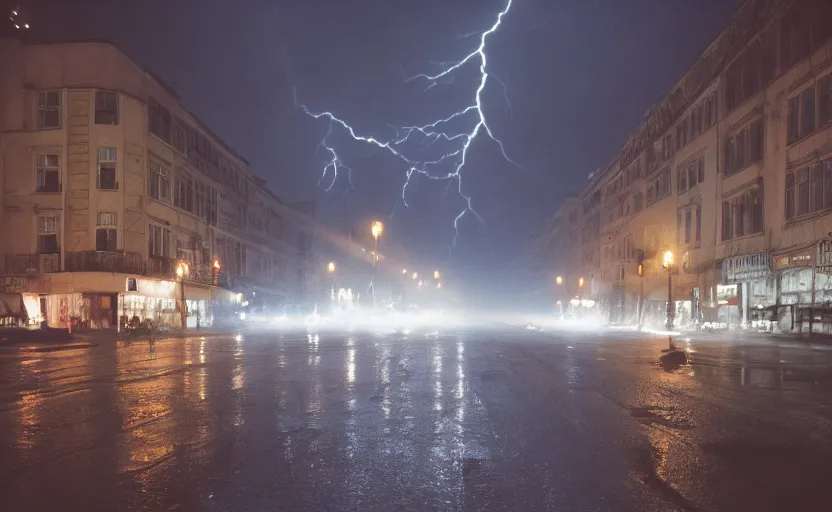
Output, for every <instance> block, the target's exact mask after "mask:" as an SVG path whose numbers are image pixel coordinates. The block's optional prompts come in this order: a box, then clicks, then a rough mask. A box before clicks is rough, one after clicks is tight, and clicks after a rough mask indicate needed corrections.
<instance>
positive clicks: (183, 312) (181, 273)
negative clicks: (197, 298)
mask: <svg viewBox="0 0 832 512" xmlns="http://www.w3.org/2000/svg"><path fill="white" fill-rule="evenodd" d="M189 270H190V269H189V267H188V264H187V263H185V262H184V261H183V262H181V263H179V264H178V265H176V277H178V278H179V296H180V302H181V303H180V307H179V315H180V317H181V318H182V328H183V329H185V328H186V327H187V326H188V325H187V323H188V306H187V302H185V274H187V273H188V271H189Z"/></svg>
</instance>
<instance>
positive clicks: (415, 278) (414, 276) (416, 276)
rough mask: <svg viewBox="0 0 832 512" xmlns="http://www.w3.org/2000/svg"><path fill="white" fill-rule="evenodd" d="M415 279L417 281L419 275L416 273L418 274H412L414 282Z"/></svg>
mask: <svg viewBox="0 0 832 512" xmlns="http://www.w3.org/2000/svg"><path fill="white" fill-rule="evenodd" d="M417 279H419V273H418V272H414V273H413V280H414V281H415V280H417Z"/></svg>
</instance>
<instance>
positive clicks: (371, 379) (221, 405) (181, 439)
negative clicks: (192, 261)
mask: <svg viewBox="0 0 832 512" xmlns="http://www.w3.org/2000/svg"><path fill="white" fill-rule="evenodd" d="M664 343H666V341H664V340H661V339H653V340H651V339H647V338H645V337H644V336H643V335H636V334H612V333H607V334H605V335H599V334H594V335H590V334H555V333H537V332H526V331H522V330H516V329H512V328H508V327H506V328H501V329H498V330H467V331H454V332H440V333H425V332H412V333H409V334H408V335H405V334H402V333H399V334H391V333H387V334H379V333H368V332H363V333H362V332H354V333H347V332H321V333H319V334H318V335H317V336H316V335H307V333H305V332H294V333H289V332H285V333H260V334H256V333H247V334H243V335H242V336H241V337H237V338H235V337H234V336H233V335H228V336H210V337H207V338H202V339H201V338H199V337H196V338H187V339H173V340H164V341H159V342H156V344H155V348H154V350H153V351H152V352H151V351H150V350H149V347H148V344H147V342H145V341H141V342H133V343H132V344H130V345H126V344H124V343H119V344H118V345H117V346H113V345H110V344H99V345H97V346H81V347H76V348H72V349H60V350H56V349H54V348H57V347H50V346H43V345H42V346H38V347H32V348H24V347H16V346H3V347H0V440H2V441H0V499H1V500H2V503H3V505H2V508H3V510H15V511H17V510H470V511H479V510H661V511H668V510H829V507H830V505H829V504H830V502H832V500H830V498H832V486H830V485H829V482H830V478H832V437H830V434H832V408H830V404H831V403H832V350H830V349H828V348H824V347H820V348H818V347H815V348H812V347H811V346H809V345H805V344H799V343H786V344H784V343H780V344H777V343H772V342H759V343H747V342H746V343H743V342H737V341H733V342H726V341H720V340H716V339H714V340H710V341H693V342H691V343H690V344H689V345H688V348H690V350H691V360H692V362H693V364H692V365H691V366H689V367H682V368H679V369H677V370H674V371H670V372H666V371H663V370H662V369H661V368H659V367H658V366H657V365H656V364H654V361H655V358H656V355H657V354H658V352H659V350H660V349H661V348H663V346H664Z"/></svg>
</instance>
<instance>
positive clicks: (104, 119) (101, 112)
mask: <svg viewBox="0 0 832 512" xmlns="http://www.w3.org/2000/svg"><path fill="white" fill-rule="evenodd" d="M95 124H118V94H117V93H115V92H113V91H95Z"/></svg>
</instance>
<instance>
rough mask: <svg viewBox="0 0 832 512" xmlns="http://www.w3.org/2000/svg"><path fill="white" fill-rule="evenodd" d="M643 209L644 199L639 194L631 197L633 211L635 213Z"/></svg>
mask: <svg viewBox="0 0 832 512" xmlns="http://www.w3.org/2000/svg"><path fill="white" fill-rule="evenodd" d="M643 208H644V197H643V196H642V195H641V192H639V193H638V194H636V195H634V196H633V209H634V210H635V211H636V213H638V212H640V211H641V210H642V209H643Z"/></svg>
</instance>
